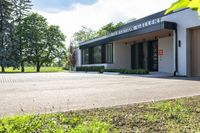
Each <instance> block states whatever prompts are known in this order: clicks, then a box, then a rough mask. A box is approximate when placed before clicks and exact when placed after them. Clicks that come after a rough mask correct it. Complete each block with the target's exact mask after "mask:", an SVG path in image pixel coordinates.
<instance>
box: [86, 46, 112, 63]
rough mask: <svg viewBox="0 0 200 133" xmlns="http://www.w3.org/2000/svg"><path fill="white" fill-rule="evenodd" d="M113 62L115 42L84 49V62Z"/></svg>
mask: <svg viewBox="0 0 200 133" xmlns="http://www.w3.org/2000/svg"><path fill="white" fill-rule="evenodd" d="M103 63H113V44H106V45H99V46H95V47H90V48H85V49H82V64H83V65H86V64H103Z"/></svg>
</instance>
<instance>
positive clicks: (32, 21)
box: [22, 13, 66, 72]
mask: <svg viewBox="0 0 200 133" xmlns="http://www.w3.org/2000/svg"><path fill="white" fill-rule="evenodd" d="M22 38H23V39H22V43H25V44H26V45H24V46H26V48H25V51H24V52H25V54H26V56H27V58H26V60H27V61H29V62H30V63H33V64H35V66H36V69H37V72H40V68H41V66H42V65H43V64H45V63H50V62H52V61H53V60H54V59H56V58H59V57H60V56H61V55H65V54H66V49H65V45H64V43H63V42H64V41H65V36H64V35H63V33H62V32H61V31H60V29H59V27H58V26H48V24H47V21H46V19H45V18H44V17H43V16H41V15H39V14H37V13H33V14H31V15H29V16H27V17H26V18H24V21H23V23H22Z"/></svg>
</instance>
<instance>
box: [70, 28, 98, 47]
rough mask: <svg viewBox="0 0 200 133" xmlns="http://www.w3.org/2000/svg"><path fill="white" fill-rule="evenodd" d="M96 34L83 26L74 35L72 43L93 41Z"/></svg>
mask: <svg viewBox="0 0 200 133" xmlns="http://www.w3.org/2000/svg"><path fill="white" fill-rule="evenodd" d="M95 34H96V32H95V31H94V30H92V29H91V28H88V27H85V26H83V27H82V29H81V30H79V31H78V32H76V33H74V35H73V40H72V42H73V43H74V42H81V41H87V40H90V39H93V38H94V37H95V36H96V35H95Z"/></svg>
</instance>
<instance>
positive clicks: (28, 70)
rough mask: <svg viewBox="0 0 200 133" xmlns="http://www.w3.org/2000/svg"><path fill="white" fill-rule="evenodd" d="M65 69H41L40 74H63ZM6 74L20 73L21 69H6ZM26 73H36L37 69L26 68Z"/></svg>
mask: <svg viewBox="0 0 200 133" xmlns="http://www.w3.org/2000/svg"><path fill="white" fill-rule="evenodd" d="M63 71H64V69H63V68H62V67H41V69H40V72H63ZM5 72H6V73H20V72H21V69H15V70H14V69H13V68H11V67H10V68H6V69H5ZM25 72H26V73H33V72H36V68H35V67H25Z"/></svg>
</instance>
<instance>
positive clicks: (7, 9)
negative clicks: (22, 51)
mask: <svg viewBox="0 0 200 133" xmlns="http://www.w3.org/2000/svg"><path fill="white" fill-rule="evenodd" d="M12 12H13V5H12V2H11V1H10V0H0V66H1V68H2V72H4V71H5V70H4V68H5V67H10V66H13V67H17V65H18V63H17V61H18V59H17V58H18V57H19V56H18V48H17V44H16V40H15V35H14V24H13V18H12V17H13V16H12V15H11V14H12Z"/></svg>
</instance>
